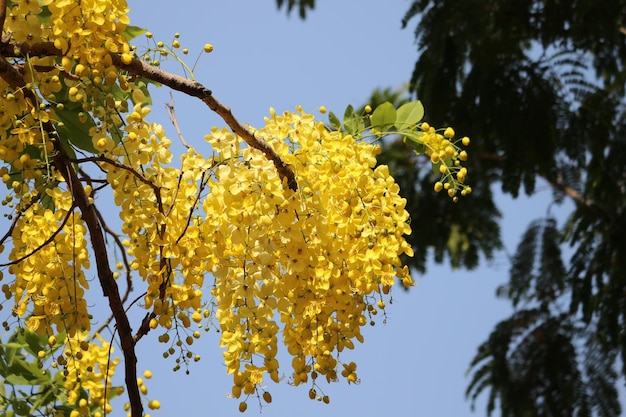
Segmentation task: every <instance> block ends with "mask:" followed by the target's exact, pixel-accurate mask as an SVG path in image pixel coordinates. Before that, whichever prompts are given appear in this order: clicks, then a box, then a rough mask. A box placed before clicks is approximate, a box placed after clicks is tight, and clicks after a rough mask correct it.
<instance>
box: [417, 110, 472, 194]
mask: <svg viewBox="0 0 626 417" xmlns="http://www.w3.org/2000/svg"><path fill="white" fill-rule="evenodd" d="M420 128H421V130H422V132H423V133H424V134H423V135H422V136H421V137H420V141H421V142H422V143H423V144H424V146H425V153H426V155H428V156H429V157H430V162H431V163H432V164H433V165H435V166H438V167H439V172H440V173H441V175H442V180H441V181H437V182H436V183H435V191H436V192H439V191H441V190H446V192H447V193H448V196H450V197H451V198H453V199H454V201H455V202H456V201H458V196H457V193H458V194H460V195H461V196H466V195H467V194H469V193H471V192H472V188H471V187H470V186H468V185H465V184H464V183H465V178H466V176H467V168H465V167H463V166H461V163H462V162H463V161H467V151H465V150H461V149H460V148H459V145H458V143H461V144H462V145H463V146H468V145H469V143H470V140H469V138H468V137H467V136H465V137H463V138H461V139H459V140H456V141H453V139H454V135H455V132H454V129H452V128H451V127H448V128H446V129H442V130H443V134H442V133H440V132H438V131H437V130H436V129H435V128H434V127H432V126H430V125H429V124H428V123H426V122H423V123H422V124H421V125H420Z"/></svg>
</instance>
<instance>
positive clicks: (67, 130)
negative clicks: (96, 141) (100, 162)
mask: <svg viewBox="0 0 626 417" xmlns="http://www.w3.org/2000/svg"><path fill="white" fill-rule="evenodd" d="M81 112H82V110H81V109H79V108H76V109H68V108H67V107H66V108H65V109H64V110H63V111H58V112H57V113H56V116H57V119H58V120H59V121H61V122H63V126H57V132H59V136H60V137H61V139H62V140H66V141H67V142H68V143H71V144H72V145H74V146H76V147H77V148H78V149H82V150H83V151H87V152H90V153H94V154H99V153H100V152H99V151H98V150H97V149H96V148H95V147H94V146H93V143H92V141H91V135H90V134H89V130H90V129H91V128H92V127H95V126H96V123H95V122H94V121H93V119H92V118H91V117H88V118H87V120H86V121H85V122H81V121H80V118H79V113H81ZM85 114H86V113H85Z"/></svg>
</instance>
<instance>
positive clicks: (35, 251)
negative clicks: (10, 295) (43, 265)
mask: <svg viewBox="0 0 626 417" xmlns="http://www.w3.org/2000/svg"><path fill="white" fill-rule="evenodd" d="M75 208H76V207H75V206H74V205H72V207H70V209H69V210H68V211H67V214H66V215H65V218H64V219H63V221H62V222H61V224H60V225H59V227H58V228H57V229H56V230H55V231H54V233H52V234H51V235H50V236H49V237H48V239H46V240H44V241H43V243H42V244H41V245H39V246H37V247H36V248H35V249H33V250H32V251H31V252H30V253H27V254H26V255H23V256H21V257H20V258H18V259H16V260H14V261H11V262H7V263H4V264H0V267H5V266H11V265H15V264H19V263H20V262H22V261H23V260H24V259H27V258H29V257H31V256H33V255H34V254H36V253H37V252H39V251H40V250H42V249H43V248H45V247H46V246H47V245H49V244H50V243H52V241H53V240H54V238H55V237H57V235H58V234H59V233H61V230H63V228H64V227H65V225H66V224H67V221H68V220H69V219H70V217H71V215H72V214H73V212H74V209H75Z"/></svg>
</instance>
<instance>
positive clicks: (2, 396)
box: [0, 379, 8, 409]
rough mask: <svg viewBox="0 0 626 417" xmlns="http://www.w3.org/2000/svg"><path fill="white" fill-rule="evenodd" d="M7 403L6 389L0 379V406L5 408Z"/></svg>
mask: <svg viewBox="0 0 626 417" xmlns="http://www.w3.org/2000/svg"><path fill="white" fill-rule="evenodd" d="M7 403H8V401H7V390H6V389H5V388H4V382H2V379H0V408H2V409H4V408H6V405H7Z"/></svg>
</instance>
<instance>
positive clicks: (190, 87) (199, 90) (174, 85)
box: [111, 54, 298, 191]
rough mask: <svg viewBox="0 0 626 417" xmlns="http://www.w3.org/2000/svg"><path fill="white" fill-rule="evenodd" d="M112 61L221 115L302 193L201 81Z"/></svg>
mask: <svg viewBox="0 0 626 417" xmlns="http://www.w3.org/2000/svg"><path fill="white" fill-rule="evenodd" d="M111 58H112V60H113V64H114V65H115V66H116V67H118V68H121V69H123V70H125V71H128V72H130V73H131V74H134V75H138V76H140V77H144V78H148V79H150V80H152V81H157V82H159V83H161V84H164V85H166V86H168V87H170V88H171V89H173V90H176V91H180V92H182V93H185V94H187V95H189V96H192V97H196V98H199V99H200V100H202V102H203V103H204V104H206V105H207V106H209V108H210V109H211V110H213V111H214V112H215V113H217V114H218V115H219V116H220V117H221V118H222V119H223V120H224V121H225V122H226V124H227V125H228V126H229V127H230V128H231V129H232V130H233V132H235V133H236V134H237V135H239V136H240V137H241V138H242V139H243V140H245V141H246V143H247V144H248V146H250V147H251V148H254V149H258V150H260V151H261V152H263V153H264V154H265V156H266V157H267V159H269V160H270V161H272V162H273V163H274V166H275V167H276V170H277V171H278V173H279V175H280V176H281V178H283V179H284V180H286V181H287V186H288V187H289V188H290V189H292V190H294V191H295V190H297V189H298V182H297V181H296V177H295V174H294V173H293V171H292V170H291V169H290V168H289V167H288V166H287V164H285V162H284V161H283V160H282V159H281V158H280V156H278V154H277V153H276V152H275V151H274V150H273V149H272V148H271V147H270V145H269V144H268V143H267V142H265V141H264V140H263V139H260V138H257V137H256V136H255V135H254V134H253V133H252V132H251V131H250V130H249V129H248V128H246V127H245V126H244V125H242V124H241V123H240V122H239V120H237V119H236V118H235V116H234V115H233V113H232V112H231V110H230V108H229V107H227V106H225V105H223V104H222V103H220V102H219V101H217V100H216V99H215V98H214V97H213V95H212V94H211V90H209V89H208V88H206V87H205V86H203V85H202V84H200V83H199V82H197V81H192V80H188V79H186V78H183V77H181V76H178V75H176V74H170V73H168V72H166V71H163V70H161V69H159V68H156V67H153V66H150V65H148V64H146V63H145V62H143V61H141V60H138V59H133V60H132V61H131V62H130V63H129V64H125V63H124V62H123V61H122V58H121V57H120V56H119V55H116V54H111Z"/></svg>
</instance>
